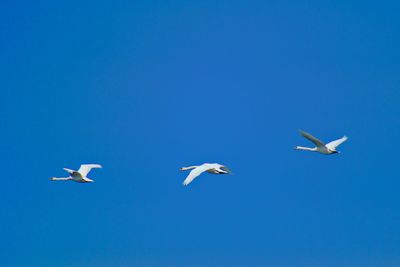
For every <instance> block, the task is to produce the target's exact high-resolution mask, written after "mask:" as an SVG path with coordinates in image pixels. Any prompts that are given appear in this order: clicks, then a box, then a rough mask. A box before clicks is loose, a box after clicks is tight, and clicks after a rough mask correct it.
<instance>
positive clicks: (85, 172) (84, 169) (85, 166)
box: [78, 164, 102, 177]
mask: <svg viewBox="0 0 400 267" xmlns="http://www.w3.org/2000/svg"><path fill="white" fill-rule="evenodd" d="M96 168H102V166H101V165H99V164H82V165H81V167H80V168H79V170H78V172H79V173H80V174H81V175H82V177H86V175H88V173H89V172H90V170H91V169H96Z"/></svg>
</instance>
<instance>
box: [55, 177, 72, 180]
mask: <svg viewBox="0 0 400 267" xmlns="http://www.w3.org/2000/svg"><path fill="white" fill-rule="evenodd" d="M51 180H52V181H67V180H72V178H71V177H63V178H57V177H53V178H51Z"/></svg>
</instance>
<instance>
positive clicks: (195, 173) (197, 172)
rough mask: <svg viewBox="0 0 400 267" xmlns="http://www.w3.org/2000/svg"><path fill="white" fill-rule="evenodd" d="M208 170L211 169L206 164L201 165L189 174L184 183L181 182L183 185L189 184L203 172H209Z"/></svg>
mask: <svg viewBox="0 0 400 267" xmlns="http://www.w3.org/2000/svg"><path fill="white" fill-rule="evenodd" d="M210 168H212V167H210V166H209V165H208V164H203V165H201V166H199V167H196V168H195V169H193V170H192V171H191V172H190V173H189V175H188V176H187V177H186V179H185V181H183V185H188V184H190V183H191V182H192V181H193V180H194V179H195V178H196V177H197V176H199V175H200V174H202V173H203V172H205V171H207V170H209V169H210Z"/></svg>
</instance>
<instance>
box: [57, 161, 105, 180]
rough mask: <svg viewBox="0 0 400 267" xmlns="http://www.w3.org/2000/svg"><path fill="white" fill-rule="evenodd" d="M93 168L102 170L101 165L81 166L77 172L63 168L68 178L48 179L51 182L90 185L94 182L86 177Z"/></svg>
mask: <svg viewBox="0 0 400 267" xmlns="http://www.w3.org/2000/svg"><path fill="white" fill-rule="evenodd" d="M95 168H102V166H101V165H99V164H82V165H81V167H80V168H79V170H77V171H75V170H71V169H68V168H63V170H64V171H66V172H68V173H69V175H70V176H69V177H61V178H57V177H52V178H50V180H51V181H69V180H71V181H74V182H78V183H92V182H94V180H92V179H90V178H88V177H87V175H88V173H89V172H90V170H91V169H95Z"/></svg>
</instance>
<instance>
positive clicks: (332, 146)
mask: <svg viewBox="0 0 400 267" xmlns="http://www.w3.org/2000/svg"><path fill="white" fill-rule="evenodd" d="M347 139H348V138H347V136H343V137H342V138H340V139H338V140H335V141H332V142H329V143H328V144H326V147H327V148H329V149H332V150H335V149H336V148H337V147H338V146H340V145H341V144H342V143H343V142H345V141H346V140H347Z"/></svg>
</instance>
